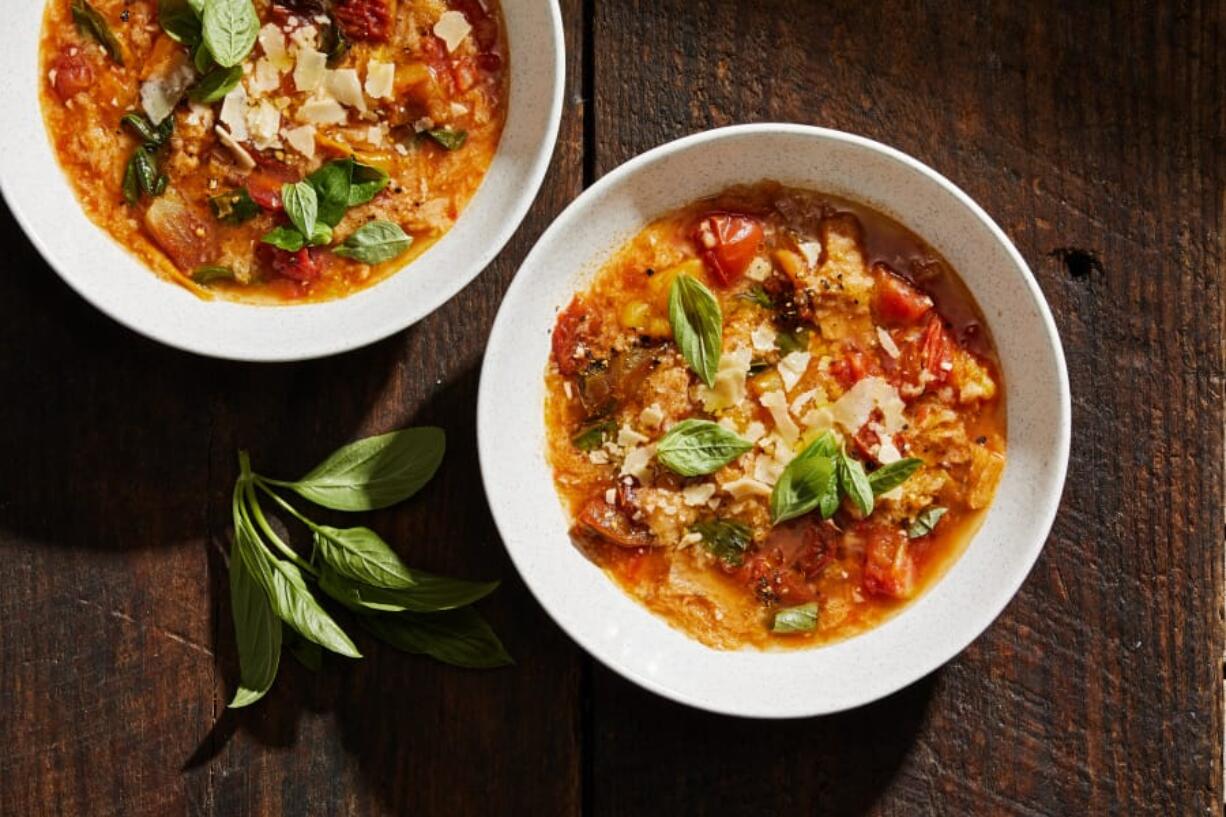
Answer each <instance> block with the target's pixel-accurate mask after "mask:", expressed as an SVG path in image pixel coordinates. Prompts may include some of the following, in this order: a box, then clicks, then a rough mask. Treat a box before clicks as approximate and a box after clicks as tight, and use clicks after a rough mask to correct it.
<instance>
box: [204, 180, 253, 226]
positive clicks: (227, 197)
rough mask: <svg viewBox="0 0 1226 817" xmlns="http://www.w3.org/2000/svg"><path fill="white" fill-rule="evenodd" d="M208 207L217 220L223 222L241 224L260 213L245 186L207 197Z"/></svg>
mask: <svg viewBox="0 0 1226 817" xmlns="http://www.w3.org/2000/svg"><path fill="white" fill-rule="evenodd" d="M209 207H211V208H212V210H213V215H214V216H215V217H216V218H217V220H218V221H220V222H222V223H224V224H242V223H243V222H244V221H249V220H251V219H253V218H255V217H256V216H258V215H259V214H260V206H259V205H258V204H256V203H255V202H254V201H252V200H251V194H250V193H248V192H247V188H245V187H239V188H237V189H235V190H230V191H227V192H225V193H221V194H220V195H216V196H213V197H212V198H210V199H209Z"/></svg>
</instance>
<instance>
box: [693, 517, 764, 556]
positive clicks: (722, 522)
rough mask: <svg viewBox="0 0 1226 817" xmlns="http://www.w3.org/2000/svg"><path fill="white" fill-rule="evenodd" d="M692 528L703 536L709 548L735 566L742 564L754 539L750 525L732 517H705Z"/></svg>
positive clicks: (703, 541) (705, 544)
mask: <svg viewBox="0 0 1226 817" xmlns="http://www.w3.org/2000/svg"><path fill="white" fill-rule="evenodd" d="M690 530H691V531H693V532H694V533H697V534H698V535H699V536H701V537H702V544H703V546H704V547H706V549H707V550H709V551H711V553H712V554H714V555H715V556H718V557H719V558H720V559H723V560H724V561H725V562H727V563H728V564H730V565H734V566H735V565H739V564H741V562H742V561H743V560H744V557H745V551H746V550H748V549H749V544H750V542H752V541H753V534H752V533H751V532H750V530H749V527H748V526H747V525H744V524H742V523H740V522H737V521H735V520H732V519H720V518H719V517H715V518H713V519H704V520H701V521H699V522H695V523H694V524H693V525H692V526H690Z"/></svg>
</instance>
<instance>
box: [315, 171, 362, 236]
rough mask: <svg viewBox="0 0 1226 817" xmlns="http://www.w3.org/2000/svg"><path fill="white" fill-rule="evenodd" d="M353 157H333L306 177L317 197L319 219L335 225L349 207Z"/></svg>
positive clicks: (330, 225)
mask: <svg viewBox="0 0 1226 817" xmlns="http://www.w3.org/2000/svg"><path fill="white" fill-rule="evenodd" d="M352 177H353V159H349V158H345V159H335V160H333V161H331V162H328V163H327V164H325V165H323V166H322V167H320V168H319V170H316V171H315V172H314V173H312V174H311V175H309V176H307V177H306V181H307V183H308V184H310V185H311V187H313V188H315V194H316V197H317V198H318V199H319V220H320V221H321V222H323V223H324V224H327V225H328V226H329V227H335V226H336V225H337V224H340V223H341V219H342V218H344V217H345V211H346V210H348V209H349V191H350V188H351V180H352Z"/></svg>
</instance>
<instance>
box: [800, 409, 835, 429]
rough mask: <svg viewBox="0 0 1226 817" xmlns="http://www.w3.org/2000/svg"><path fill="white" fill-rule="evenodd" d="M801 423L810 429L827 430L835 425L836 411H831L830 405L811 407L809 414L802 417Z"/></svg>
mask: <svg viewBox="0 0 1226 817" xmlns="http://www.w3.org/2000/svg"><path fill="white" fill-rule="evenodd" d="M800 424H801V425H803V426H804V427H805V428H806V429H808V430H809V431H825V430H826V429H828V428H833V427H834V412H833V411H831V409H830V406H822V407H821V408H815V409H811V410H810V411H809V413H808V414H806V415H805V416H803V417H801V418H800Z"/></svg>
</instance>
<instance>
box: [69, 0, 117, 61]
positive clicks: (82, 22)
mask: <svg viewBox="0 0 1226 817" xmlns="http://www.w3.org/2000/svg"><path fill="white" fill-rule="evenodd" d="M69 10H70V11H71V12H72V20H73V22H74V23H76V24H77V31H80V32H82V33H85V34H89V35H90V36H91V37H93V38H94V39H95V40H97V41H98V42H99V43H100V44H101V45H102V48H103V50H104V51H106V53H107V55H108V56H109V57H110V58H111V59H112V60H114V61H115V64H116V65H123V46H121V45H120V44H119V40H118V39H116V37H115V34H114V32H112V31H111V26H110V24H109V23H107V21H106V18H105V17H103V16H102V14H101V13H99V11H98V10H97V9H96V8H94V7H93V6H91V5H90V4H89V3H88V2H86V0H72V5H71V6H69Z"/></svg>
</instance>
